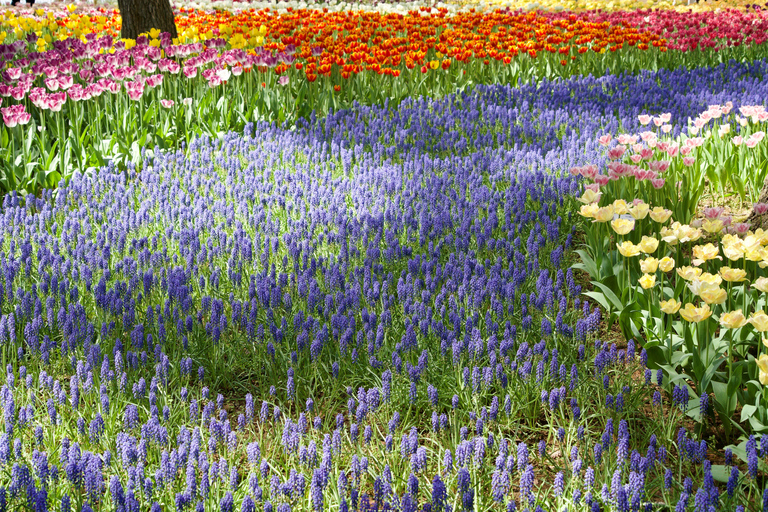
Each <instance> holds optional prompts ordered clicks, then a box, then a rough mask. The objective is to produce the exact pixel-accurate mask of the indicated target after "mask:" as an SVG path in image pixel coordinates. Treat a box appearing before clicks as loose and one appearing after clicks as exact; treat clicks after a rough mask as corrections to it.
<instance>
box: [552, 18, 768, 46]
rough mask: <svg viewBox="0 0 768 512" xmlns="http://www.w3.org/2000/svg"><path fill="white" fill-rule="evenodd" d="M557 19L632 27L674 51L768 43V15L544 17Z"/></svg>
mask: <svg viewBox="0 0 768 512" xmlns="http://www.w3.org/2000/svg"><path fill="white" fill-rule="evenodd" d="M542 15H543V16H549V17H551V18H553V19H567V18H572V17H573V16H575V17H576V18H577V19H580V20H583V21H585V22H587V23H603V22H608V23H610V24H611V25H619V24H622V23H629V24H630V25H631V26H633V27H636V28H638V29H641V30H645V31H647V32H650V33H652V34H655V35H658V36H660V37H663V38H664V39H666V40H667V47H668V48H669V49H671V50H682V51H688V50H695V49H704V48H715V49H719V48H723V47H728V46H741V45H747V44H763V43H765V42H768V11H751V12H743V11H739V10H736V9H725V10H722V11H719V12H698V13H696V12H678V11H673V10H669V9H657V10H649V9H638V10H634V11H615V12H605V11H585V12H580V13H573V12H569V11H562V12H557V13H542Z"/></svg>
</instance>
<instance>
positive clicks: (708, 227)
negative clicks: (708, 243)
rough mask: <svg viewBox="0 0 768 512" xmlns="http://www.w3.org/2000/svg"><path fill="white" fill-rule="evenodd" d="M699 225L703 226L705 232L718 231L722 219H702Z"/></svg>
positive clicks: (721, 227)
mask: <svg viewBox="0 0 768 512" xmlns="http://www.w3.org/2000/svg"><path fill="white" fill-rule="evenodd" d="M701 227H702V228H704V231H706V232H707V233H719V232H720V231H722V230H723V221H722V220H720V219H715V220H710V219H704V221H703V222H702V223H701Z"/></svg>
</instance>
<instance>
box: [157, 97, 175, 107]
mask: <svg viewBox="0 0 768 512" xmlns="http://www.w3.org/2000/svg"><path fill="white" fill-rule="evenodd" d="M160 104H161V105H162V106H164V107H165V108H171V107H172V106H173V105H174V101H173V100H166V99H162V100H160Z"/></svg>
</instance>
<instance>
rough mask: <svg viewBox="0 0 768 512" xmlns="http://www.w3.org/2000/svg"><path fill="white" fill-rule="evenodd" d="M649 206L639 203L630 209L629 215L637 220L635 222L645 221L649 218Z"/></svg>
mask: <svg viewBox="0 0 768 512" xmlns="http://www.w3.org/2000/svg"><path fill="white" fill-rule="evenodd" d="M648 212H649V209H648V205H647V204H646V203H638V204H636V205H634V206H632V207H631V208H630V209H629V214H630V215H631V216H632V217H634V218H635V220H643V219H644V218H646V217H647V216H648Z"/></svg>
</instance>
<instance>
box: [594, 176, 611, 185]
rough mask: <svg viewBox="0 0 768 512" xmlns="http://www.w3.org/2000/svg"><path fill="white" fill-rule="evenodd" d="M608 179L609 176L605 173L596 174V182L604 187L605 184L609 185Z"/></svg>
mask: <svg viewBox="0 0 768 512" xmlns="http://www.w3.org/2000/svg"><path fill="white" fill-rule="evenodd" d="M608 180H609V178H608V176H606V175H605V174H598V175H597V176H595V183H596V184H597V185H598V186H600V187H604V186H605V185H607V184H608Z"/></svg>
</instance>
